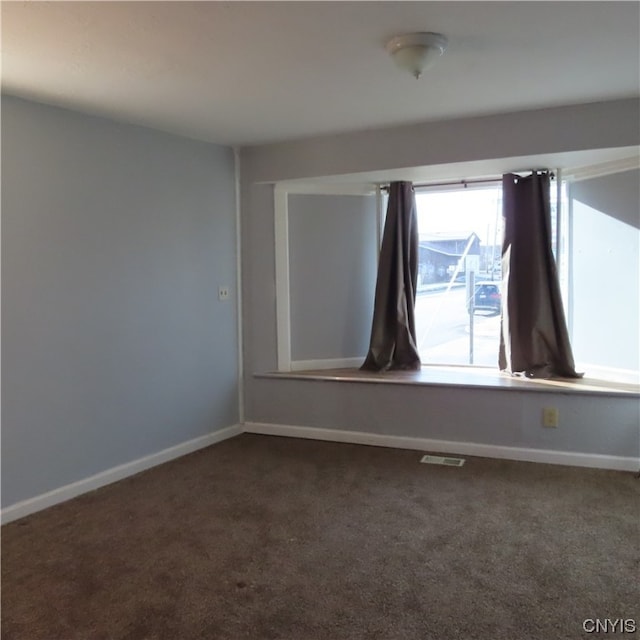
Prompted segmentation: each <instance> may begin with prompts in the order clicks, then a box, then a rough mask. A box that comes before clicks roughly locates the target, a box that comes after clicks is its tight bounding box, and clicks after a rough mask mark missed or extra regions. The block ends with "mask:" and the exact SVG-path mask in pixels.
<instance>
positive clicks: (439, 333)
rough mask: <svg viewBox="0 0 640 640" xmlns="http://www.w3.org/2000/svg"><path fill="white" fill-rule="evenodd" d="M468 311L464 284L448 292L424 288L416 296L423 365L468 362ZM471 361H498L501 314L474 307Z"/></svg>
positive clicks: (417, 325)
mask: <svg viewBox="0 0 640 640" xmlns="http://www.w3.org/2000/svg"><path fill="white" fill-rule="evenodd" d="M469 333H470V331H469V312H468V309H467V303H466V288H465V286H464V284H462V285H460V284H456V285H454V286H453V287H452V288H451V289H450V290H449V291H446V290H443V289H439V290H425V291H421V292H419V293H418V295H417V297H416V337H417V340H418V349H419V352H420V357H421V359H422V363H423V364H459V365H469V364H470V359H469V350H470V339H469V337H470V336H469ZM473 335H474V340H473V364H474V365H480V366H488V367H493V366H497V364H498V347H499V342H500V315H499V314H496V313H495V312H493V311H485V310H482V311H481V310H477V311H476V313H475V314H474V316H473Z"/></svg>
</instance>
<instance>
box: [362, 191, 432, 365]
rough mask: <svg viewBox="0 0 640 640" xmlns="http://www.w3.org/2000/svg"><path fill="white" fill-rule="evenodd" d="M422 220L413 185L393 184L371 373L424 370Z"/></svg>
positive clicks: (367, 362)
mask: <svg viewBox="0 0 640 640" xmlns="http://www.w3.org/2000/svg"><path fill="white" fill-rule="evenodd" d="M417 282H418V218H417V213H416V199H415V195H414V192H413V185H412V184H411V182H392V183H391V185H390V188H389V203H388V206H387V217H386V220H385V225H384V234H383V236H382V248H381V250H380V262H379V265H378V279H377V281H376V295H375V303H374V309H373V323H372V326H371V341H370V344H369V353H368V354H367V358H366V360H365V362H364V364H363V365H362V367H360V368H361V369H363V370H367V371H385V370H387V369H409V370H417V369H419V368H420V356H419V355H418V348H417V346H416V325H415V301H416V298H415V296H416V285H417Z"/></svg>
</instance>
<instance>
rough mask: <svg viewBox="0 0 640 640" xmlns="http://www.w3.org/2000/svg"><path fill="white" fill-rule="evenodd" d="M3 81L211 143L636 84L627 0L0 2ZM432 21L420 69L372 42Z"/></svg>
mask: <svg viewBox="0 0 640 640" xmlns="http://www.w3.org/2000/svg"><path fill="white" fill-rule="evenodd" d="M1 11H2V86H3V90H5V91H7V92H9V93H12V94H15V95H19V96H23V97H28V98H32V99H35V100H39V101H42V102H46V103H50V104H55V105H61V106H67V107H71V108H75V109H79V110H82V111H86V112H89V113H94V114H97V115H103V116H107V117H111V118H114V119H116V120H121V121H126V122H132V123H137V124H144V125H148V126H152V127H156V128H159V129H163V130H167V131H172V132H175V133H180V134H183V135H188V136H191V137H194V138H199V139H203V140H207V141H211V142H217V143H222V144H236V145H248V144H261V143H267V142H274V141H281V140H289V139H294V138H301V137H308V136H312V135H320V134H330V133H339V132H344V131H350V130H361V129H369V128H374V127H381V126H390V125H397V124H405V123H415V122H423V121H428V120H436V119H443V118H446V119H450V118H455V117H460V116H471V115H483V114H488V113H500V112H505V111H513V110H519V109H527V108H538V107H546V106H557V105H563V104H572V103H579V102H593V101H599V100H608V99H615V98H624V97H633V96H638V95H640V4H639V3H637V2H609V1H605V2H455V1H454V2H452V1H449V2H6V1H4V2H2V6H1ZM409 31H439V32H442V33H444V34H445V35H447V36H448V38H449V48H448V50H447V52H446V53H445V55H444V56H443V57H442V58H441V59H439V60H438V62H437V64H436V65H435V66H434V67H433V68H432V69H430V70H428V71H427V72H426V73H425V75H424V76H423V77H422V78H421V79H420V80H418V81H416V80H415V79H414V78H412V77H411V76H410V75H409V74H406V73H405V72H402V71H400V70H399V69H397V68H395V67H394V65H393V62H392V60H391V59H390V58H389V56H388V55H387V53H386V51H385V48H384V45H385V42H386V41H387V40H388V39H389V38H390V37H392V36H394V35H396V34H398V33H404V32H409Z"/></svg>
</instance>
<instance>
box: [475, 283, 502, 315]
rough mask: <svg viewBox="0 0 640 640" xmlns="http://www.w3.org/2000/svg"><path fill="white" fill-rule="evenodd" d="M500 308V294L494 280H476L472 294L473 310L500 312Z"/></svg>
mask: <svg viewBox="0 0 640 640" xmlns="http://www.w3.org/2000/svg"><path fill="white" fill-rule="evenodd" d="M501 308H502V295H501V293H500V288H499V286H498V284H497V283H496V282H476V286H475V292H474V295H473V310H474V311H482V310H489V311H495V312H496V314H498V313H500V310H501Z"/></svg>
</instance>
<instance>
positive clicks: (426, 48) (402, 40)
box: [386, 32, 448, 78]
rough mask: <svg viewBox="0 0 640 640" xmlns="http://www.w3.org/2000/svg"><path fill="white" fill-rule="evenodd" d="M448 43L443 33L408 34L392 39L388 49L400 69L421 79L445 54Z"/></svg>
mask: <svg viewBox="0 0 640 640" xmlns="http://www.w3.org/2000/svg"><path fill="white" fill-rule="evenodd" d="M447 42H448V41H447V38H446V37H445V36H443V35H442V34H441V33H430V32H420V33H407V34H405V35H401V36H396V37H395V38H391V40H389V42H387V46H386V49H387V51H388V52H389V55H391V57H392V58H393V60H394V62H395V63H396V64H397V65H398V67H400V68H401V69H404V70H405V71H408V72H409V73H410V74H411V75H413V76H414V77H415V78H419V77H420V76H421V75H422V72H423V71H424V70H425V69H428V68H429V67H431V66H432V65H433V64H434V63H435V61H436V60H437V59H438V58H439V57H440V56H441V55H442V54H443V53H444V51H445V49H446V48H447Z"/></svg>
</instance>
